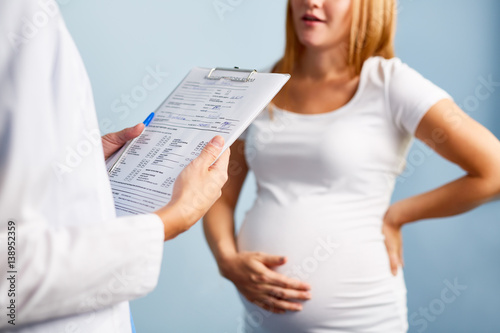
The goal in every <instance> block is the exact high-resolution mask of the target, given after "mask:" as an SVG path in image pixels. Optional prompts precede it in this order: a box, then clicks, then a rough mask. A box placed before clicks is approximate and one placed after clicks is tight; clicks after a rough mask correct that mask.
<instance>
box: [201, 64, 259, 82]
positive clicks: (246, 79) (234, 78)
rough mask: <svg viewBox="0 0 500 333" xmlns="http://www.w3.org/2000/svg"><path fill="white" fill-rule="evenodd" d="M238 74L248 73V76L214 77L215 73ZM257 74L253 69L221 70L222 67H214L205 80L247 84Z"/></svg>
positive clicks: (235, 68)
mask: <svg viewBox="0 0 500 333" xmlns="http://www.w3.org/2000/svg"><path fill="white" fill-rule="evenodd" d="M217 71H219V72H238V73H248V76H246V77H238V76H231V75H221V76H215V75H214V73H215V72H217ZM255 73H257V71H256V70H255V69H240V68H239V67H234V68H222V67H216V68H212V69H211V70H210V73H208V75H207V76H206V79H207V80H221V79H226V80H231V81H237V82H249V81H250V80H252V76H253V75H254V74H255Z"/></svg>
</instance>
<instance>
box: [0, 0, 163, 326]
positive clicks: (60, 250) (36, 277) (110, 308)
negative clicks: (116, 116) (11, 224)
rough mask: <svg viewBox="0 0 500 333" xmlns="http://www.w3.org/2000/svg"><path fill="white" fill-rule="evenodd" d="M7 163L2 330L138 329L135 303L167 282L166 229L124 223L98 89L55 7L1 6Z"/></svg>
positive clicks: (17, 1)
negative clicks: (162, 277) (163, 272)
mask: <svg viewBox="0 0 500 333" xmlns="http://www.w3.org/2000/svg"><path fill="white" fill-rule="evenodd" d="M89 23H90V19H89ZM0 158H1V159H0V331H2V332H10V331H11V330H12V331H16V332H17V331H21V332H50V333H59V332H65V333H66V332H85V333H87V332H103V333H104V332H105V333H113V332H117V333H118V332H119V333H123V332H130V331H131V327H130V316H129V304H128V300H131V299H134V298H138V297H141V296H144V295H146V294H147V293H149V292H150V291H151V290H152V289H153V288H154V287H155V286H156V284H157V281H158V276H159V273H160V266H161V259H162V252H163V237H164V233H163V224H162V222H161V220H160V219H159V218H158V217H157V216H156V215H154V214H151V215H143V216H133V217H126V218H116V216H115V211H114V204H113V198H112V193H111V188H110V184H109V181H108V178H107V174H106V171H105V165H104V160H103V151H102V146H101V142H100V134H99V131H98V125H97V119H96V114H95V109H94V104H93V97H92V92H91V87H90V84H89V80H88V77H87V74H86V71H85V69H84V66H83V63H82V60H81V58H80V56H79V54H78V51H77V49H76V47H75V45H74V43H73V41H72V39H71V37H70V35H69V33H68V31H67V29H66V26H65V24H64V22H63V19H62V17H61V15H60V13H59V10H58V8H57V6H56V5H55V2H54V1H53V0H40V1H39V0H0ZM10 219H12V220H13V221H15V223H16V228H17V229H16V254H17V259H16V267H15V268H16V270H17V272H18V274H17V281H16V295H15V300H16V310H17V314H16V322H15V323H16V326H12V325H9V324H8V323H7V320H8V319H9V318H8V317H7V316H6V314H7V309H6V307H7V304H8V302H9V299H10V298H8V297H7V291H8V288H9V286H8V283H7V281H6V279H7V276H8V275H9V274H7V267H6V264H7V256H6V251H7V244H6V241H7V235H6V233H7V222H8V221H9V220H10ZM16 329H17V330H16Z"/></svg>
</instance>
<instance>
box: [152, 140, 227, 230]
mask: <svg viewBox="0 0 500 333" xmlns="http://www.w3.org/2000/svg"><path fill="white" fill-rule="evenodd" d="M223 146H224V139H223V138H222V137H221V136H216V137H214V138H213V139H212V140H211V141H210V142H209V143H208V144H207V145H206V146H205V148H204V149H203V151H202V152H201V154H200V155H199V156H198V157H197V158H196V159H194V160H193V161H192V162H191V163H190V164H188V165H187V166H186V168H184V170H183V171H182V172H181V173H180V174H179V176H177V179H176V181H175V184H174V189H173V192H172V198H171V200H170V202H169V203H168V204H167V205H166V206H165V207H163V208H162V209H160V210H158V211H156V212H155V213H156V214H157V215H158V216H160V218H161V219H162V221H163V224H164V225H165V240H169V239H172V238H175V237H176V236H177V235H179V234H181V233H183V232H185V231H187V230H188V229H189V228H191V227H192V226H193V225H194V224H195V223H196V222H197V221H198V220H199V219H201V218H202V217H203V215H205V213H206V212H207V211H208V209H209V208H210V207H211V206H212V205H213V204H214V203H215V201H216V200H217V199H219V197H220V196H221V194H222V192H221V189H222V186H223V185H224V184H225V183H226V181H227V178H228V175H227V168H228V163H229V154H230V152H229V148H228V149H227V150H226V151H225V152H224V153H223V154H222V155H221V156H220V157H219V159H218V160H217V161H216V162H215V163H214V161H215V160H216V159H217V156H219V154H220V153H221V152H222V148H223ZM212 163H213V164H212Z"/></svg>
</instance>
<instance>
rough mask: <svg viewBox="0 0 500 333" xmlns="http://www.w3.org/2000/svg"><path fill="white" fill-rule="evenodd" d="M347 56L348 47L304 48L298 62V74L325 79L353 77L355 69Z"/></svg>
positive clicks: (314, 78)
mask: <svg viewBox="0 0 500 333" xmlns="http://www.w3.org/2000/svg"><path fill="white" fill-rule="evenodd" d="M347 58H348V54H347V49H346V48H341V47H338V48H334V49H328V50H318V49H312V48H304V50H303V52H302V54H301V55H300V57H299V59H298V62H297V67H296V74H298V75H300V76H302V77H308V78H311V79H313V80H324V81H329V80H336V79H341V78H346V77H349V78H352V77H353V76H354V71H353V68H352V66H349V65H348V63H347Z"/></svg>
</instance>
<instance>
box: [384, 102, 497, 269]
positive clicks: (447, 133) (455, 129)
mask: <svg viewBox="0 0 500 333" xmlns="http://www.w3.org/2000/svg"><path fill="white" fill-rule="evenodd" d="M416 137H417V138H418V139H420V140H421V141H423V142H424V143H426V144H427V145H428V146H429V147H431V148H432V149H433V150H434V151H436V152H437V153H438V154H440V155H441V156H443V157H444V158H446V159H447V160H449V161H450V162H453V163H455V164H457V165H458V166H460V167H461V168H462V169H463V170H464V171H465V172H466V175H465V176H463V177H461V178H459V179H457V180H455V181H452V182H450V183H448V184H446V185H443V186H441V187H439V188H437V189H435V190H432V191H429V192H426V193H423V194H420V195H416V196H413V197H410V198H407V199H404V200H401V201H399V202H396V203H395V204H393V205H392V206H391V207H390V208H389V210H388V211H387V213H386V216H385V218H384V233H385V234H386V238H388V239H389V241H388V243H390V245H388V251H389V255H390V258H391V266H392V268H393V271H394V268H395V265H397V263H399V264H401V263H402V260H401V241H400V228H401V227H402V226H403V225H405V224H407V223H411V222H415V221H418V220H423V219H429V218H439V217H447V216H453V215H457V214H461V213H464V212H467V211H469V210H471V209H473V208H476V207H478V206H479V205H481V204H483V203H485V202H488V201H490V200H491V199H493V198H495V197H496V196H498V195H499V194H500V142H499V141H498V139H497V138H496V137H495V136H494V135H493V134H492V133H491V132H489V131H488V130H487V129H486V128H485V127H483V126H482V125H481V124H479V123H478V122H476V121H475V120H473V119H472V118H471V117H469V116H468V115H467V114H466V113H465V112H463V111H462V110H461V109H460V108H459V107H458V106H457V105H456V104H455V103H454V102H452V101H451V100H442V101H440V102H438V103H437V104H435V105H434V106H433V107H432V108H431V109H430V110H429V111H428V112H427V113H426V115H425V116H424V117H423V119H422V121H421V122H420V124H419V126H418V128H417V131H416ZM397 239H399V241H398V240H397ZM386 244H387V242H386Z"/></svg>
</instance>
